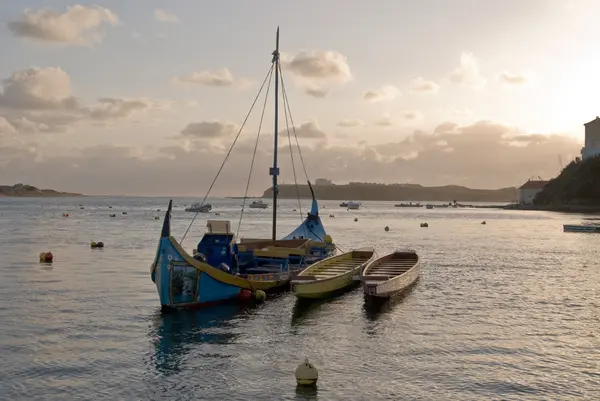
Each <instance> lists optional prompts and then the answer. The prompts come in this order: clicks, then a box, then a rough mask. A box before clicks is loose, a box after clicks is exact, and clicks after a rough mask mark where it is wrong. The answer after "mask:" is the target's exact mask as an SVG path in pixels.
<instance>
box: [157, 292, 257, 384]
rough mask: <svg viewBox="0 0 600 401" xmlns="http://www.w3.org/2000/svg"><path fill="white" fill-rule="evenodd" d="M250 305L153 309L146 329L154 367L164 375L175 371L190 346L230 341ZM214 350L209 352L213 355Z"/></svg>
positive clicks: (236, 334)
mask: <svg viewBox="0 0 600 401" xmlns="http://www.w3.org/2000/svg"><path fill="white" fill-rule="evenodd" d="M251 309H252V307H250V306H244V305H238V304H225V305H220V306H216V307H212V308H206V309H200V310H181V311H172V312H170V313H161V312H157V313H156V314H155V315H154V319H153V323H154V324H153V327H152V328H151V330H150V332H149V333H148V336H149V337H150V342H151V343H152V345H153V346H154V351H155V352H154V357H153V363H154V364H155V365H156V370H157V371H158V372H159V373H161V374H163V375H167V376H168V375H172V374H177V373H179V372H180V371H181V364H182V361H183V360H184V358H185V356H186V354H187V353H188V352H190V351H192V350H193V352H194V353H197V350H195V349H194V348H195V346H196V347H197V346H199V345H201V344H215V345H223V344H229V343H232V342H234V341H235V339H236V338H237V337H239V335H240V334H239V333H236V331H235V328H236V327H237V326H238V325H239V323H240V320H245V319H246V317H247V316H248V312H249V311H250V310H251ZM216 349H217V350H218V348H216ZM218 353H219V351H216V352H215V353H211V354H210V355H211V356H213V357H216V356H218ZM223 357H227V356H226V355H224V356H223Z"/></svg>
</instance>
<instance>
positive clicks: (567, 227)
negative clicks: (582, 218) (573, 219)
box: [563, 223, 600, 233]
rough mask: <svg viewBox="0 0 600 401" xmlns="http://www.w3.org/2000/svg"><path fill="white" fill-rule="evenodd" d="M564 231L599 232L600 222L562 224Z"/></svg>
mask: <svg viewBox="0 0 600 401" xmlns="http://www.w3.org/2000/svg"><path fill="white" fill-rule="evenodd" d="M563 231H564V232H571V233H600V223H583V224H563Z"/></svg>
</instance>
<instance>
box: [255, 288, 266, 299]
mask: <svg viewBox="0 0 600 401" xmlns="http://www.w3.org/2000/svg"><path fill="white" fill-rule="evenodd" d="M254 299H255V300H257V301H259V302H263V301H264V300H265V299H267V293H266V292H264V291H263V290H256V291H254Z"/></svg>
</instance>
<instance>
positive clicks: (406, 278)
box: [362, 250, 421, 298]
mask: <svg viewBox="0 0 600 401" xmlns="http://www.w3.org/2000/svg"><path fill="white" fill-rule="evenodd" d="M420 273H421V265H420V263H419V256H418V255H417V253H416V252H415V251H412V250H406V251H396V252H393V253H390V254H389V255H385V256H382V257H380V258H379V259H376V260H373V261H372V262H371V263H369V264H368V266H367V267H366V268H365V271H364V273H363V276H362V283H363V291H364V293H365V295H366V296H367V297H374V298H389V297H391V296H393V295H395V294H398V293H400V292H402V291H403V290H405V289H406V288H408V287H409V286H410V285H411V284H413V283H414V282H415V281H416V280H417V278H418V277H419V274H420Z"/></svg>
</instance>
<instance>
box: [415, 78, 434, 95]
mask: <svg viewBox="0 0 600 401" xmlns="http://www.w3.org/2000/svg"><path fill="white" fill-rule="evenodd" d="M409 90H410V91H411V92H413V93H431V94H436V93H438V91H439V90H440V86H439V85H438V84H437V83H435V82H433V81H428V80H426V79H424V78H423V77H417V78H415V79H413V80H412V82H411V83H410V85H409Z"/></svg>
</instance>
